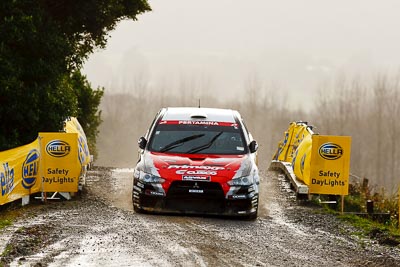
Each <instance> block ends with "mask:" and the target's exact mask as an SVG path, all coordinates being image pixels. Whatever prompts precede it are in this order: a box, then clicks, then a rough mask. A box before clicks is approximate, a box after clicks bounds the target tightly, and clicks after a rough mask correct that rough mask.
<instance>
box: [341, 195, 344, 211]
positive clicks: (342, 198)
mask: <svg viewBox="0 0 400 267" xmlns="http://www.w3.org/2000/svg"><path fill="white" fill-rule="evenodd" d="M340 198H341V209H340V210H341V212H342V215H343V212H344V195H341V196H340Z"/></svg>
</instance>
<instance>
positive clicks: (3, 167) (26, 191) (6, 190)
mask: <svg viewBox="0 0 400 267" xmlns="http://www.w3.org/2000/svg"><path fill="white" fill-rule="evenodd" d="M39 161H40V147H39V141H38V140H37V139H36V140H35V141H34V142H32V143H30V144H28V145H25V146H21V147H17V148H14V149H10V150H6V151H2V152H0V181H1V196H0V205H3V204H5V203H8V202H12V201H14V200H17V199H20V198H22V197H24V196H27V195H30V194H33V193H37V192H40V189H41V187H40V185H41V181H40V179H39V165H40V164H39Z"/></svg>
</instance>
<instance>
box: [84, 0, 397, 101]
mask: <svg viewBox="0 0 400 267" xmlns="http://www.w3.org/2000/svg"><path fill="white" fill-rule="evenodd" d="M149 3H150V5H151V7H152V9H153V11H151V12H148V13H146V14H144V15H141V16H139V17H138V19H139V20H138V21H123V22H121V23H120V24H119V25H118V27H117V28H116V30H115V31H113V32H111V34H110V35H111V38H110V39H109V41H108V45H107V48H106V49H105V50H99V51H97V52H96V53H94V54H93V55H91V57H90V58H89V60H88V62H87V63H86V64H85V66H84V73H85V74H86V75H87V77H88V79H89V81H91V83H92V85H94V86H105V87H106V90H108V91H109V92H111V91H118V90H121V84H123V85H124V86H125V87H130V86H133V85H132V83H133V82H132V80H134V79H138V78H141V79H143V80H144V81H145V83H146V84H147V85H148V86H149V88H152V89H157V88H158V86H157V85H159V84H162V83H171V82H172V81H173V80H179V79H193V80H197V81H200V83H201V82H203V83H204V84H207V86H209V87H210V92H213V93H215V94H217V95H218V96H221V97H222V96H226V95H227V94H226V92H231V95H232V94H238V93H239V92H240V90H243V88H244V87H245V81H246V80H248V79H249V77H254V76H257V77H258V79H259V80H260V81H261V82H262V83H263V85H264V87H269V88H273V89H274V90H277V89H278V90H280V91H282V92H286V93H287V94H288V95H289V97H291V99H292V101H294V100H304V101H305V103H308V104H310V103H312V101H313V100H315V96H316V88H317V87H318V86H320V85H321V84H322V83H326V82H327V81H330V80H332V79H334V78H335V77H338V75H340V74H343V73H345V74H346V76H349V77H353V76H356V75H357V76H362V77H371V76H373V75H376V74H377V73H387V72H393V71H397V70H398V69H399V67H400V34H399V29H400V15H399V14H400V1H399V0H380V1H377V0H335V1H332V0H329V1H328V0H279V1H276V0H275V1H270V0H248V1H238V0H168V1H166V0H152V1H151V0H150V1H149ZM204 80H206V82H204ZM241 96H242V97H245V96H243V95H241ZM298 106H299V107H302V104H298Z"/></svg>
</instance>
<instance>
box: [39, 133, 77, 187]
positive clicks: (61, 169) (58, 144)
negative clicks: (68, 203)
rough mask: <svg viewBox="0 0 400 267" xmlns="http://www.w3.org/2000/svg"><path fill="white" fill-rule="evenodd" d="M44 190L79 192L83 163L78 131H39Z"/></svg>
mask: <svg viewBox="0 0 400 267" xmlns="http://www.w3.org/2000/svg"><path fill="white" fill-rule="evenodd" d="M39 142H40V147H41V151H42V157H41V161H40V170H41V171H40V174H41V177H42V188H41V189H42V190H43V192H77V191H78V181H79V175H80V173H81V165H80V163H79V159H78V134H77V133H39Z"/></svg>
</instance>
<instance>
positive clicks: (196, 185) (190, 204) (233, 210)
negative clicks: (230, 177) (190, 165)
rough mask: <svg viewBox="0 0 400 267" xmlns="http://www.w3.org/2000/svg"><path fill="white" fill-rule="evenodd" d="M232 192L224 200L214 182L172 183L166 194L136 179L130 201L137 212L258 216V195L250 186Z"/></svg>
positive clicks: (217, 184) (156, 187)
mask: <svg viewBox="0 0 400 267" xmlns="http://www.w3.org/2000/svg"><path fill="white" fill-rule="evenodd" d="M231 191H232V190H231ZM233 191H234V193H233V192H230V193H229V194H228V196H225V195H224V192H223V190H222V187H221V185H220V184H219V183H216V182H193V181H175V182H173V183H172V184H171V186H170V188H169V189H168V192H167V194H165V193H164V192H163V190H160V187H159V186H154V185H152V184H143V183H141V182H139V181H137V180H136V179H135V180H134V187H133V192H132V200H133V205H134V206H136V208H138V209H141V210H145V211H149V212H160V213H164V212H165V213H181V214H207V215H227V216H250V215H254V214H256V213H257V208H258V192H257V190H254V187H253V186H248V187H240V188H237V190H233Z"/></svg>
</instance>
